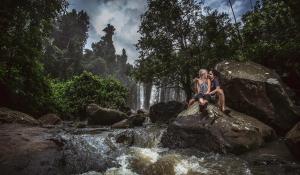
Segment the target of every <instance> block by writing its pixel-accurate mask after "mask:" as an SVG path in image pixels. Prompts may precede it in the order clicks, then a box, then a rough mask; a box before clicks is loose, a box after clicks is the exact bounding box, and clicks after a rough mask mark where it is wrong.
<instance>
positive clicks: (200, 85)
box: [188, 69, 210, 107]
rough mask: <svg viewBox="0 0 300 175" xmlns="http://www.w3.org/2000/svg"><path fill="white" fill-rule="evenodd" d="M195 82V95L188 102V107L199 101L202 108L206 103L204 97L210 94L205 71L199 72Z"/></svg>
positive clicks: (208, 80)
mask: <svg viewBox="0 0 300 175" xmlns="http://www.w3.org/2000/svg"><path fill="white" fill-rule="evenodd" d="M195 82H196V85H197V93H196V95H195V96H194V97H193V98H192V99H191V100H190V101H189V105H188V106H191V105H192V104H193V103H194V102H195V101H199V104H200V106H202V107H204V106H205V105H207V103H208V101H207V100H206V99H205V98H204V97H205V95H208V94H209V92H210V79H208V77H207V70H206V69H200V70H199V78H198V79H195Z"/></svg>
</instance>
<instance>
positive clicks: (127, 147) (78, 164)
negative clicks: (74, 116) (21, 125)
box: [59, 124, 271, 175]
mask: <svg viewBox="0 0 300 175" xmlns="http://www.w3.org/2000/svg"><path fill="white" fill-rule="evenodd" d="M166 127H167V126H166V125H154V124H148V125H145V126H143V127H137V128H131V129H114V130H112V129H110V128H89V129H88V128H87V129H70V130H66V131H64V132H61V133H60V134H59V135H60V138H61V139H62V140H64V143H66V146H65V147H67V148H68V149H66V150H67V151H66V152H65V159H66V160H65V162H66V164H68V166H69V167H71V168H70V169H72V170H73V171H72V172H68V173H69V174H78V173H79V174H82V175H100V174H101V175H192V174H193V175H194V174H208V175H213V174H230V175H231V174H232V175H240V174H244V175H250V174H252V173H253V172H251V170H250V167H249V164H248V162H247V161H245V160H243V159H241V158H239V157H237V156H233V155H220V154H216V153H203V152H200V151H197V150H193V149H178V150H170V149H167V148H163V147H162V146H161V143H160V140H161V137H162V135H163V133H164V132H165V131H166ZM75 155H76V156H75ZM254 174H255V173H254ZM270 174H271V173H270Z"/></svg>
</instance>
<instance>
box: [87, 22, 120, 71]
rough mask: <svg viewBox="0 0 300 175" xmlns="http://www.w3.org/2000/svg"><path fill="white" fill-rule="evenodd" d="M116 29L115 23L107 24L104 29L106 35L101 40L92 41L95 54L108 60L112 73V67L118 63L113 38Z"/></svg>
mask: <svg viewBox="0 0 300 175" xmlns="http://www.w3.org/2000/svg"><path fill="white" fill-rule="evenodd" d="M115 30H116V29H115V27H114V26H113V25H110V24H107V26H106V27H105V28H104V29H103V31H104V32H105V35H104V36H103V37H101V40H100V41H99V42H97V43H92V49H93V51H94V53H95V56H100V57H102V58H103V59H104V60H105V61H106V63H107V66H108V68H109V70H110V73H112V72H113V70H112V69H113V68H114V66H115V65H116V50H115V47H114V44H113V40H112V38H113V35H114V33H115Z"/></svg>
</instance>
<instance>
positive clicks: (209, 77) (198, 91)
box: [188, 69, 225, 112]
mask: <svg viewBox="0 0 300 175" xmlns="http://www.w3.org/2000/svg"><path fill="white" fill-rule="evenodd" d="M216 73H217V72H216V71H214V70H211V71H209V73H207V70H206V69H200V70H199V77H198V78H195V79H194V80H193V82H194V93H195V95H194V97H193V98H192V99H191V100H190V101H189V105H188V106H191V105H192V104H193V103H194V102H195V101H199V104H200V107H201V108H200V109H201V110H203V109H205V108H206V106H207V104H208V100H212V101H215V100H216V97H217V98H218V106H219V108H220V110H221V111H223V112H225V96H224V92H223V90H222V89H221V88H220V83H219V81H218V78H217V77H216Z"/></svg>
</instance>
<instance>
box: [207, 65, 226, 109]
mask: <svg viewBox="0 0 300 175" xmlns="http://www.w3.org/2000/svg"><path fill="white" fill-rule="evenodd" d="M216 75H217V72H216V71H215V70H210V71H209V73H208V77H209V79H210V81H211V89H210V90H211V91H210V92H209V95H210V98H211V99H215V98H216V96H217V97H218V106H219V107H220V110H221V111H223V112H225V95H224V92H223V89H221V87H220V83H219V80H218V78H217V76H216Z"/></svg>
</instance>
